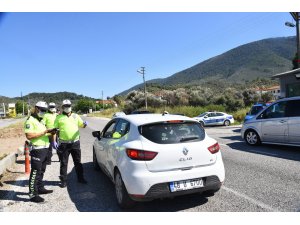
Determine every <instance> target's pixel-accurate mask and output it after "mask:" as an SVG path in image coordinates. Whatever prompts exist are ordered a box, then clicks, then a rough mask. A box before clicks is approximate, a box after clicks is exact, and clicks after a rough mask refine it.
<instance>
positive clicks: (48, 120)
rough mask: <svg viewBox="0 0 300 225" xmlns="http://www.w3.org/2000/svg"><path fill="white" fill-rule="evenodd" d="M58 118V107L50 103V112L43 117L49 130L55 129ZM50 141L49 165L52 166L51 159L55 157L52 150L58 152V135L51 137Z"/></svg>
mask: <svg viewBox="0 0 300 225" xmlns="http://www.w3.org/2000/svg"><path fill="white" fill-rule="evenodd" d="M56 116H57V113H56V105H55V103H54V102H50V103H49V109H48V112H47V113H46V114H45V116H44V117H43V121H44V123H45V125H46V128H47V129H53V128H54V121H55V118H56ZM49 141H50V147H49V151H48V157H47V165H51V158H52V155H53V154H52V148H54V149H56V150H57V147H58V145H57V142H56V134H54V135H53V136H51V137H49Z"/></svg>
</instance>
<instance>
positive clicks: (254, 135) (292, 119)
mask: <svg viewBox="0 0 300 225" xmlns="http://www.w3.org/2000/svg"><path fill="white" fill-rule="evenodd" d="M241 136H242V138H243V139H245V141H246V143H247V144H249V145H259V144H261V143H266V144H279V145H292V146H300V97H291V98H285V99H280V100H278V101H276V102H274V103H272V104H271V105H269V106H268V107H266V108H265V109H263V110H262V111H261V112H259V113H258V114H257V115H256V116H254V117H253V118H252V119H249V120H247V121H246V122H245V123H244V124H243V126H242V129H241Z"/></svg>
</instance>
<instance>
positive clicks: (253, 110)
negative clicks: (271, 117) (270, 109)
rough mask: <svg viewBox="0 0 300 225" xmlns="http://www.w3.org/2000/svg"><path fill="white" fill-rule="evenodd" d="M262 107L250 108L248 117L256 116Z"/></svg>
mask: <svg viewBox="0 0 300 225" xmlns="http://www.w3.org/2000/svg"><path fill="white" fill-rule="evenodd" d="M263 108H264V107H263V106H252V108H251V110H250V112H249V115H256V114H257V113H259V112H260V111H261V110H262V109H263Z"/></svg>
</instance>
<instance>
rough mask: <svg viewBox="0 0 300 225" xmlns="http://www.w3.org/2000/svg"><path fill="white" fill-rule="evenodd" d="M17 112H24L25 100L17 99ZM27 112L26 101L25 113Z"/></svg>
mask: <svg viewBox="0 0 300 225" xmlns="http://www.w3.org/2000/svg"><path fill="white" fill-rule="evenodd" d="M16 112H17V114H22V113H23V101H17V102H16ZM27 112H28V107H27V103H26V102H24V114H25V115H26V114H27Z"/></svg>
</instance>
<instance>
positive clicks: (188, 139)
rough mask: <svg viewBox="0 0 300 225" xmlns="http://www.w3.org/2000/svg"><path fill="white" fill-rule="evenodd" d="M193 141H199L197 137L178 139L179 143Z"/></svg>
mask: <svg viewBox="0 0 300 225" xmlns="http://www.w3.org/2000/svg"><path fill="white" fill-rule="evenodd" d="M195 139H199V137H197V136H193V137H184V138H181V139H180V142H185V141H191V140H195Z"/></svg>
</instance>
